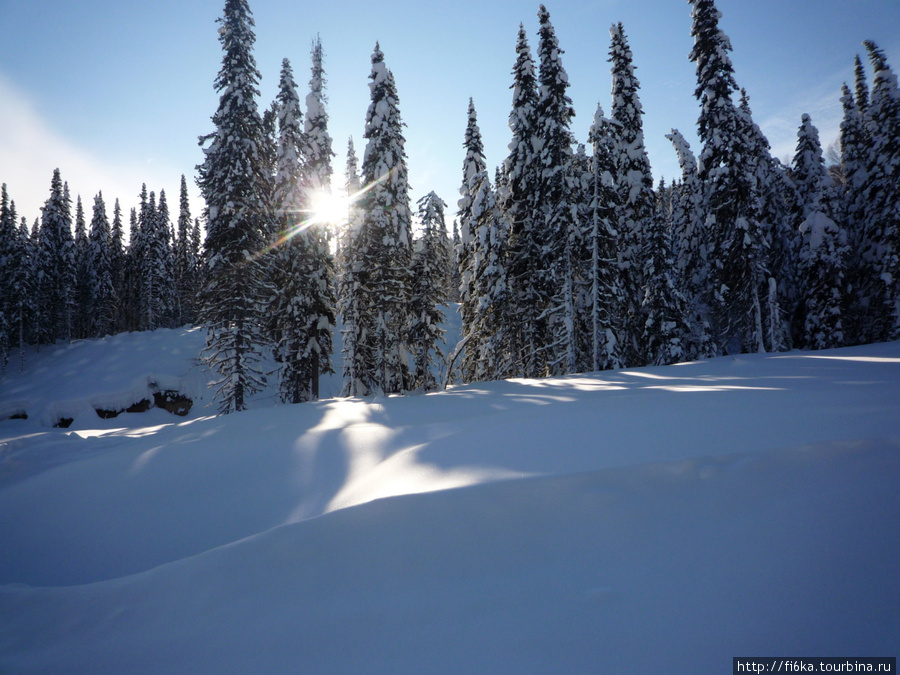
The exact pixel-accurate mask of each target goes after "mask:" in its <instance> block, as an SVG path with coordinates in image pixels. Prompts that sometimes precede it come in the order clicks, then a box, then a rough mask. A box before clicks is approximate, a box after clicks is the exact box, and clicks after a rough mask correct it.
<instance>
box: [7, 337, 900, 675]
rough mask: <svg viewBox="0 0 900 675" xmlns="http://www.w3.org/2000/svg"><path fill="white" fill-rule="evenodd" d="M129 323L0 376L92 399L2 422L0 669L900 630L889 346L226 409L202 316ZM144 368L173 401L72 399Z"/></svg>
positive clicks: (821, 642) (529, 664)
mask: <svg viewBox="0 0 900 675" xmlns="http://www.w3.org/2000/svg"><path fill="white" fill-rule="evenodd" d="M113 340H116V338H110V339H107V340H106V341H86V342H83V343H76V344H75V345H74V346H67V347H66V348H57V349H55V350H45V352H43V353H42V354H39V355H29V358H30V359H31V358H33V359H36V360H35V361H34V362H33V363H34V366H35V367H34V369H33V370H28V371H26V372H25V373H22V374H16V373H7V375H6V376H5V377H4V379H3V380H0V409H11V408H14V407H21V406H22V405H27V407H28V408H30V409H31V410H34V411H48V410H59V409H60V407H59V402H60V401H66V402H68V403H69V405H70V408H68V410H70V411H73V412H76V413H77V415H76V416H75V417H74V420H73V424H72V426H71V427H70V428H69V429H55V428H52V426H50V425H48V424H47V422H48V421H52V419H51V418H52V417H53V415H52V414H49V413H46V412H36V413H35V414H34V415H31V414H30V415H29V417H28V419H6V420H5V421H0V541H2V542H3V545H2V547H0V671H2V672H13V673H16V672H28V673H33V672H76V673H77V672H84V673H88V672H90V673H97V672H148V673H150V672H154V673H155V672H166V673H173V672H174V673H181V672H183V673H198V672H210V673H213V672H215V673H220V672H234V673H239V672H360V671H362V672H384V673H393V672H400V671H427V672H462V671H472V672H503V671H507V672H509V671H522V672H548V671H554V672H556V671H562V672H565V671H595V672H652V671H653V670H654V669H663V668H664V669H666V671H667V672H669V671H671V672H721V671H722V670H725V669H727V668H729V667H730V664H731V658H732V657H733V656H738V655H748V654H755V655H815V656H828V655H833V656H848V655H855V656H884V655H894V654H895V653H896V650H897V647H898V645H900V609H898V607H900V575H898V574H897V572H896V569H897V563H896V561H897V560H898V559H900V555H898V554H900V537H897V532H900V497H898V496H897V485H898V484H900V343H890V344H883V345H871V346H866V347H858V348H852V349H841V350H832V351H827V352H815V353H813V352H792V353H788V354H777V355H750V356H741V357H737V358H731V357H725V358H720V359H714V360H711V361H706V362H700V363H689V364H681V365H678V366H669V367H665V368H645V369H631V370H623V371H610V372H603V373H594V374H589V375H583V376H575V377H568V378H556V379H547V380H528V381H526V380H516V381H508V382H496V383H485V384H479V385H467V386H461V387H455V388H452V389H450V390H448V391H446V392H441V393H437V394H429V395H414V396H407V397H392V398H388V399H377V400H371V399H366V400H362V399H345V400H340V399H334V400H328V401H321V402H317V403H313V404H303V405H299V406H276V405H273V403H274V399H272V398H271V397H270V394H267V393H264V394H263V395H262V396H260V397H259V399H258V400H257V401H256V402H255V409H254V410H251V411H248V412H246V413H242V414H239V415H231V416H226V417H211V416H210V408H207V407H205V405H206V403H208V400H206V399H205V398H204V397H205V396H206V392H205V389H204V386H203V385H204V382H205V381H206V379H208V374H207V373H205V372H204V371H203V369H202V368H201V367H200V366H199V365H198V364H197V363H196V362H195V361H194V360H193V357H194V356H195V355H196V353H197V350H196V349H194V348H195V347H196V346H197V345H195V342H196V341H197V340H198V336H197V333H195V332H192V331H186V330H183V331H156V332H155V333H150V334H143V335H141V334H132V335H129V336H123V337H121V341H120V343H112V344H111V341H113ZM199 340H200V342H201V343H202V336H201V337H200V338H199ZM198 344H199V343H198ZM125 352H127V353H128V354H133V355H138V354H144V355H146V356H144V357H142V358H137V357H136V356H135V357H134V358H125V357H124V353H125ZM117 353H118V354H119V360H118V362H117V363H118V365H116V364H110V363H104V362H103V359H104V358H107V359H112V358H114V356H115V355H116V354H117ZM50 359H53V361H52V363H50V362H49V360H50ZM45 360H47V361H45ZM91 365H93V366H94V368H93V369H92V368H90V367H89V366H91ZM51 366H52V368H51ZM49 372H52V373H55V374H56V375H55V376H54V378H52V380H51V378H49V377H48V373H49ZM62 373H70V375H69V376H63V375H61V374H62ZM150 375H152V379H153V381H155V382H157V383H162V386H164V387H165V388H167V389H169V388H171V389H179V390H180V391H182V392H183V393H185V394H193V396H195V397H196V398H195V404H194V405H193V406H192V408H191V409H190V411H188V413H187V415H185V416H184V417H177V416H173V415H171V414H170V413H168V412H166V411H164V410H160V409H151V410H150V411H148V412H146V413H141V414H132V413H122V414H121V415H119V416H118V417H116V418H112V419H101V418H100V417H99V416H97V415H96V414H94V413H93V412H92V411H89V410H86V409H85V408H86V407H88V404H90V403H91V402H92V401H93V402H96V400H98V398H100V397H103V396H106V397H107V401H108V402H109V403H111V404H115V405H118V404H120V403H122V402H123V401H124V399H125V398H129V397H131V394H132V393H134V391H135V389H138V390H139V389H140V387H141V386H147V385H146V384H145V383H146V382H147V378H148V376H150ZM170 385H171V386H170ZM176 385H177V386H176ZM125 393H127V394H128V396H126V395H125ZM138 393H140V392H138ZM109 399H112V400H111V401H110V400H109ZM53 406H57V408H54V407H53Z"/></svg>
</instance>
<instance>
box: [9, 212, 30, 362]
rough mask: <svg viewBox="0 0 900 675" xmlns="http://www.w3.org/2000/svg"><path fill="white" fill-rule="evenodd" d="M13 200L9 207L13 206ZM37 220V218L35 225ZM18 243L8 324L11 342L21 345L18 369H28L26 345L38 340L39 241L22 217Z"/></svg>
mask: <svg viewBox="0 0 900 675" xmlns="http://www.w3.org/2000/svg"><path fill="white" fill-rule="evenodd" d="M12 206H13V205H12V203H10V208H11V210H14V209H12ZM37 223H38V221H37V220H35V226H37ZM17 235H18V236H17V239H16V244H15V247H14V249H13V253H14V255H15V256H16V259H17V260H18V261H19V264H18V265H17V267H16V270H15V271H16V274H15V276H14V277H13V278H12V284H11V286H10V287H9V288H10V289H11V292H10V297H11V298H12V308H11V309H10V308H9V306H7V307H8V311H9V312H10V314H8V316H7V322H8V323H7V326H8V330H9V335H10V345H16V346H17V347H18V348H19V370H20V371H21V370H24V369H25V349H24V347H25V345H26V344H27V343H32V342H36V341H37V334H36V317H37V305H38V300H37V297H36V288H37V281H38V276H37V272H38V270H37V259H38V254H37V241H36V240H35V239H33V238H32V237H31V236H30V234H29V230H28V222H27V220H26V219H25V218H24V216H23V217H22V221H21V223H20V225H19V229H18V231H17Z"/></svg>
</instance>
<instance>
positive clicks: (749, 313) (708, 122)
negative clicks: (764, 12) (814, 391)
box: [689, 0, 769, 353]
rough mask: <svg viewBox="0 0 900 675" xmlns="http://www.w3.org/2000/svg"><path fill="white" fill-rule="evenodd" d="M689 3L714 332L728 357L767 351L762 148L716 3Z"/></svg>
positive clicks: (709, 0)
mask: <svg viewBox="0 0 900 675" xmlns="http://www.w3.org/2000/svg"><path fill="white" fill-rule="evenodd" d="M689 2H690V3H691V5H692V6H693V11H692V14H691V16H692V19H693V25H692V27H691V35H692V36H693V37H694V47H693V49H692V50H691V53H690V56H689V58H690V60H691V61H693V62H694V63H696V65H697V88H696V89H695V90H694V95H695V96H696V97H697V99H698V100H699V101H700V103H701V112H700V118H699V121H698V127H699V133H700V140H701V141H702V142H703V150H702V152H701V153H700V158H699V161H698V170H699V175H700V178H701V180H703V181H704V183H705V193H706V201H707V204H708V210H707V227H708V229H709V234H710V243H711V250H710V262H711V266H710V280H711V282H712V283H711V284H710V285H711V287H712V289H713V293H712V295H713V300H712V303H711V304H712V308H711V309H712V318H713V327H714V331H715V333H716V337H717V342H718V345H719V350H720V351H721V352H725V353H733V352H735V351H765V332H764V326H763V300H764V297H766V296H767V295H768V292H769V284H768V283H767V280H768V276H769V275H768V272H767V270H766V268H765V264H764V261H765V255H764V250H763V248H764V246H765V243H764V241H765V238H764V233H763V232H762V228H761V226H760V211H759V200H758V198H757V197H758V195H757V194H755V193H754V189H755V172H756V164H755V163H754V162H752V161H751V162H748V160H752V159H753V158H752V156H751V153H752V150H753V145H754V143H753V140H752V139H751V138H748V136H747V133H746V130H747V129H748V127H749V125H746V124H745V125H744V127H743V128H742V122H741V119H740V117H741V115H740V113H739V111H738V108H737V107H736V106H735V104H734V100H733V98H732V96H733V95H734V94H735V93H736V92H737V89H738V87H737V83H736V82H735V79H734V68H733V66H732V64H731V59H730V58H729V56H728V52H730V51H731V42H730V40H729V39H728V37H727V36H726V35H725V34H724V33H723V32H722V31H721V30H720V29H719V18H720V17H721V13H720V12H719V11H718V10H717V9H716V6H715V3H714V2H713V0H689ZM762 293H765V294H766V296H763V297H761V294H762Z"/></svg>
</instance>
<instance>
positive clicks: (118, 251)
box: [109, 199, 126, 333]
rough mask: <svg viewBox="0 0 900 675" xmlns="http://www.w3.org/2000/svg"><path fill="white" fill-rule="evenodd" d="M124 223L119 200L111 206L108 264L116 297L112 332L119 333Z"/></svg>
mask: <svg viewBox="0 0 900 675" xmlns="http://www.w3.org/2000/svg"><path fill="white" fill-rule="evenodd" d="M123 228H124V225H123V223H122V207H121V206H120V204H119V200H118V199H116V203H115V205H114V206H113V220H112V225H111V226H110V235H109V236H110V239H109V264H110V274H111V276H112V284H113V289H114V291H115V297H116V311H115V317H114V324H113V332H115V333H119V332H122V331H124V330H125V329H126V328H125V309H124V303H125V301H126V295H125V278H126V273H125V266H126V254H125V245H124V229H123Z"/></svg>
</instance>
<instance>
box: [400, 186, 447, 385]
mask: <svg viewBox="0 0 900 675" xmlns="http://www.w3.org/2000/svg"><path fill="white" fill-rule="evenodd" d="M418 207H419V222H420V224H421V227H422V235H421V236H420V237H419V238H418V240H417V241H416V242H415V244H414V250H413V256H412V274H411V280H410V281H411V288H410V298H409V309H410V317H411V322H410V326H409V344H410V349H411V350H412V366H413V367H412V372H411V373H410V377H411V379H412V383H411V386H412V388H413V389H418V390H421V391H430V390H433V389H436V388H437V386H438V384H439V383H438V381H437V379H436V377H435V371H436V369H437V367H438V365H439V361H441V360H442V357H441V350H440V346H439V345H440V344H442V343H443V342H444V333H445V332H446V331H445V330H444V329H443V328H441V324H442V323H443V322H444V320H445V315H444V311H443V310H442V309H441V305H442V304H444V303H446V302H447V281H446V277H447V269H448V267H449V260H448V259H447V245H446V238H447V235H446V232H447V224H446V222H445V221H444V209H445V208H446V204H445V203H444V201H443V200H442V199H441V198H440V197H438V196H437V194H435V193H434V192H429V193H428V194H427V195H425V196H424V197H422V198H421V199H420V200H419V201H418Z"/></svg>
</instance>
